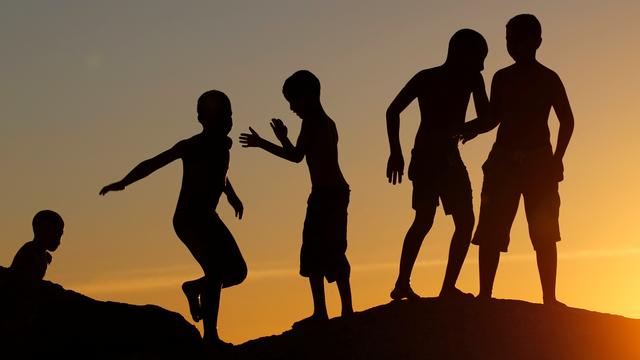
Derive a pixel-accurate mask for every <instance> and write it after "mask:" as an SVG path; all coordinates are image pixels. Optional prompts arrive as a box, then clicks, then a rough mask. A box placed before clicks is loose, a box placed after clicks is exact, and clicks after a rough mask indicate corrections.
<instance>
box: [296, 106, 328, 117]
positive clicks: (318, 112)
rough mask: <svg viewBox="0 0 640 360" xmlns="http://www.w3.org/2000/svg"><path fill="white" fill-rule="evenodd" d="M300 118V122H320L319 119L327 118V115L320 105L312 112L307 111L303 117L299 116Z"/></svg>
mask: <svg viewBox="0 0 640 360" xmlns="http://www.w3.org/2000/svg"><path fill="white" fill-rule="evenodd" d="M300 118H301V119H302V121H305V120H309V121H314V120H320V119H325V118H327V113H326V112H325V111H324V108H323V107H322V105H321V104H318V106H317V107H315V108H314V109H313V110H312V111H309V113H308V114H306V115H305V116H304V117H303V116H301V117H300Z"/></svg>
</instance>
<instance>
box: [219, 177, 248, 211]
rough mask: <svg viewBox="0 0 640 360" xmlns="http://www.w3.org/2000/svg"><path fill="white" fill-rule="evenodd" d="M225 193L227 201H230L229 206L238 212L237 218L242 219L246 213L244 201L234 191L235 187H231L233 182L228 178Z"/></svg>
mask: <svg viewBox="0 0 640 360" xmlns="http://www.w3.org/2000/svg"><path fill="white" fill-rule="evenodd" d="M223 192H224V193H225V195H227V201H229V205H231V207H232V208H233V210H234V211H235V212H236V217H237V218H238V219H242V214H243V213H244V206H243V205H242V201H240V198H239V197H238V195H237V194H236V192H235V190H233V186H231V181H230V180H229V179H228V178H227V182H226V184H225V186H224V190H223Z"/></svg>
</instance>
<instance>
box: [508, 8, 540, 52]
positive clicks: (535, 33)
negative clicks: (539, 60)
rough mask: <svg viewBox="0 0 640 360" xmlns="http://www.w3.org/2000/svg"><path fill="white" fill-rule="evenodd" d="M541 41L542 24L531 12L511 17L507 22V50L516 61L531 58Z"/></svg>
mask: <svg viewBox="0 0 640 360" xmlns="http://www.w3.org/2000/svg"><path fill="white" fill-rule="evenodd" d="M541 43H542V26H541V25H540V22H539V21H538V19H536V17H535V16H533V15H531V14H521V15H517V16H515V17H513V18H512V19H511V20H509V22H508V23H507V51H508V52H509V55H511V57H512V58H513V60H515V61H516V62H518V61H527V60H533V59H535V57H536V50H538V48H539V47H540V44H541Z"/></svg>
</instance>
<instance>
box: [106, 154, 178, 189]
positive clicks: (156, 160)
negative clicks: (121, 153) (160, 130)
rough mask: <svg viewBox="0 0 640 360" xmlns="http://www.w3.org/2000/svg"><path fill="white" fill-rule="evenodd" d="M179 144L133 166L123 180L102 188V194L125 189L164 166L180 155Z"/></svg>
mask: <svg viewBox="0 0 640 360" xmlns="http://www.w3.org/2000/svg"><path fill="white" fill-rule="evenodd" d="M179 144H180V143H178V144H176V145H175V146H173V147H172V148H171V149H169V150H166V151H164V152H162V153H160V154H158V155H156V156H154V157H152V158H151V159H147V160H145V161H143V162H141V163H140V164H138V165H137V166H136V167H134V168H133V170H131V171H130V172H129V173H128V174H127V175H126V176H125V177H124V178H123V179H122V180H120V181H116V182H114V183H112V184H109V185H107V186H105V187H103V188H102V190H100V195H106V194H107V193H108V192H109V191H120V190H124V188H125V187H127V186H128V185H130V184H132V183H134V182H136V181H138V180H140V179H143V178H145V177H147V176H149V175H150V174H151V173H153V172H154V171H156V170H158V169H160V168H162V167H164V166H165V165H167V164H169V163H171V162H172V161H174V160H176V159H178V158H179V157H180V151H179Z"/></svg>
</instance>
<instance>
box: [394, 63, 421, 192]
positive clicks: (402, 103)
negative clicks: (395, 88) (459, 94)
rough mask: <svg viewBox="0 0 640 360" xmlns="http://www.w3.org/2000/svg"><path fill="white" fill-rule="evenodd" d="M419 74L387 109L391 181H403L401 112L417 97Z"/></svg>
mask: <svg viewBox="0 0 640 360" xmlns="http://www.w3.org/2000/svg"><path fill="white" fill-rule="evenodd" d="M418 76H419V74H416V75H415V76H414V77H413V78H412V79H411V80H409V82H408V83H407V84H406V85H405V86H404V88H402V90H400V92H399V93H398V95H396V97H395V99H393V101H392V102H391V105H389V108H388V109H387V114H386V117H387V136H388V138H389V150H390V155H389V160H388V161H387V178H388V179H389V182H390V183H393V184H395V183H396V181H397V182H398V183H401V182H402V174H403V173H404V157H403V156H402V146H401V145H400V113H401V112H402V111H404V109H406V108H407V106H409V104H411V102H412V101H413V100H414V99H415V98H416V97H417V94H418V93H417V91H416V90H417V89H416V88H417V86H418V82H419V79H418Z"/></svg>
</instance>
